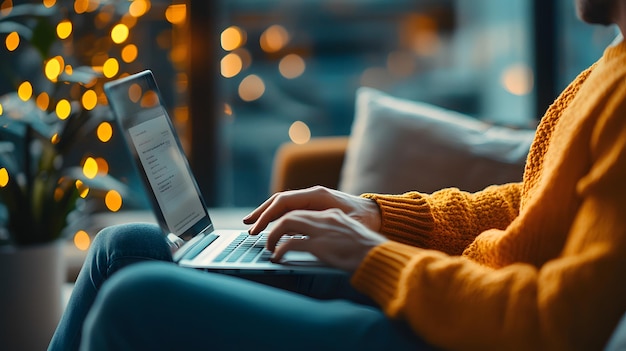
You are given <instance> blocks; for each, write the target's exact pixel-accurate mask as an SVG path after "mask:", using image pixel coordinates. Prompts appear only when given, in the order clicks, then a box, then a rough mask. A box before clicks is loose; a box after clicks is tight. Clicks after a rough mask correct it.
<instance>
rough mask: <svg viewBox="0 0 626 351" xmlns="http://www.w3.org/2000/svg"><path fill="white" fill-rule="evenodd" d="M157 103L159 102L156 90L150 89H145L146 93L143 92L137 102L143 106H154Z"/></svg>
mask: <svg viewBox="0 0 626 351" xmlns="http://www.w3.org/2000/svg"><path fill="white" fill-rule="evenodd" d="M158 104H159V96H158V95H157V93H156V92H154V91H152V90H148V91H146V93H145V94H143V96H142V97H141V102H140V103H139V105H140V106H141V107H144V108H146V107H154V106H156V105H158Z"/></svg>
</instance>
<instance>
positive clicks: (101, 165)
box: [96, 157, 109, 175]
mask: <svg viewBox="0 0 626 351" xmlns="http://www.w3.org/2000/svg"><path fill="white" fill-rule="evenodd" d="M96 163H97V164H98V174H102V175H107V174H108V173H109V163H108V162H107V160H105V159H103V158H102V157H97V158H96Z"/></svg>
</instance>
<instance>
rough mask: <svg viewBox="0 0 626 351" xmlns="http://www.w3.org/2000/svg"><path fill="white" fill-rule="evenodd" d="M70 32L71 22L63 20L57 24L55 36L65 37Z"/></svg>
mask: <svg viewBox="0 0 626 351" xmlns="http://www.w3.org/2000/svg"><path fill="white" fill-rule="evenodd" d="M71 34H72V22H70V21H69V20H63V21H61V22H59V24H57V36H58V37H59V38H60V39H67V38H68V37H69V36H70V35H71Z"/></svg>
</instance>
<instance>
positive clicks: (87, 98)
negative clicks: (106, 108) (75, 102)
mask: <svg viewBox="0 0 626 351" xmlns="http://www.w3.org/2000/svg"><path fill="white" fill-rule="evenodd" d="M81 100H82V103H83V107H84V108H85V110H87V111H91V110H93V109H94V108H95V107H96V105H97V104H98V95H97V94H96V92H95V91H93V90H91V89H89V90H87V91H86V92H85V93H84V94H83V98H82V99H81Z"/></svg>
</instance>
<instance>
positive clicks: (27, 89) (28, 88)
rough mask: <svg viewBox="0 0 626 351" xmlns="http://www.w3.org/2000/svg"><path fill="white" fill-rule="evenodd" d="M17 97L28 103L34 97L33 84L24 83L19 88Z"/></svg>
mask: <svg viewBox="0 0 626 351" xmlns="http://www.w3.org/2000/svg"><path fill="white" fill-rule="evenodd" d="M17 96H19V97H20V99H21V100H22V101H28V99H30V98H31V97H32V96H33V86H32V84H30V82H29V81H25V82H22V84H20V86H19V87H18V88H17Z"/></svg>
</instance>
